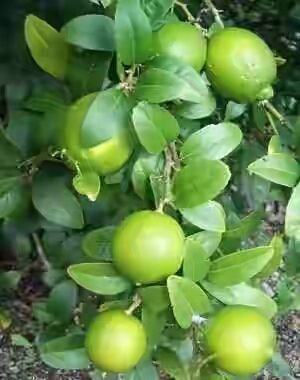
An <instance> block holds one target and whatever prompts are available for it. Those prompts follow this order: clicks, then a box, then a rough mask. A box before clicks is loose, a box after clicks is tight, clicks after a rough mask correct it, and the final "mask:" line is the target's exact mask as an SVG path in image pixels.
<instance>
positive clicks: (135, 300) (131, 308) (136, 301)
mask: <svg viewBox="0 0 300 380" xmlns="http://www.w3.org/2000/svg"><path fill="white" fill-rule="evenodd" d="M141 303H142V300H141V298H140V296H139V295H138V294H135V295H134V297H133V301H132V304H131V305H130V306H129V308H128V309H127V310H126V314H128V315H131V314H132V313H133V312H134V311H135V310H136V309H137V308H138V307H139V306H140V305H141Z"/></svg>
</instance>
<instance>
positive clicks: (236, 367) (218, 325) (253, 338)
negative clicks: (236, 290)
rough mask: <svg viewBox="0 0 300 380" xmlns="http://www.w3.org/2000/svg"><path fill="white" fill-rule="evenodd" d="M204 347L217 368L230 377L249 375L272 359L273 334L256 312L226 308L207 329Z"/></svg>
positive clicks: (267, 321) (270, 326)
mask: <svg viewBox="0 0 300 380" xmlns="http://www.w3.org/2000/svg"><path fill="white" fill-rule="evenodd" d="M206 343H207V349H208V351H209V352H210V354H213V355H215V359H214V362H215V364H216V365H217V366H218V367H219V368H221V369H223V370H224V371H227V372H229V373H231V374H233V375H250V374H254V373H256V372H258V371H260V370H261V369H262V368H263V367H264V365H265V364H266V363H267V362H268V361H269V360H270V359H271V357H272V355H273V350H274V345H275V332H274V329H273V326H272V324H271V322H270V321H269V319H268V318H267V317H265V316H264V315H263V314H261V313H260V312H259V311H258V310H257V309H256V308H254V307H251V306H228V307H225V308H224V309H222V310H221V311H220V312H219V313H217V315H216V316H215V318H213V319H212V321H211V323H210V324H209V325H208V328H207V332H206Z"/></svg>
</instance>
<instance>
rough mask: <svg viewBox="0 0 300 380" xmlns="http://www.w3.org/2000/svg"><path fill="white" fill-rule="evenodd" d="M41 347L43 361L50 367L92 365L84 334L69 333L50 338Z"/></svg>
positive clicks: (85, 366)
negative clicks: (87, 352) (60, 336)
mask: <svg viewBox="0 0 300 380" xmlns="http://www.w3.org/2000/svg"><path fill="white" fill-rule="evenodd" d="M39 348H40V353H41V358H42V360H43V362H44V363H46V364H47V365H48V366H50V367H53V368H57V369H67V370H72V369H84V368H88V367H89V365H90V361H89V359H88V357H87V354H86V349H85V345H84V336H83V335H67V336H64V337H62V338H57V339H54V340H50V341H49V342H46V343H44V344H42V345H41V346H40V347H39Z"/></svg>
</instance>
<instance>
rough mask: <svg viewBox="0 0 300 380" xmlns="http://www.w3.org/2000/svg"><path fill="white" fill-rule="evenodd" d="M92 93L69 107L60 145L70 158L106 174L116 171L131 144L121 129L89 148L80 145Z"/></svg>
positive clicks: (92, 96) (94, 94)
mask: <svg viewBox="0 0 300 380" xmlns="http://www.w3.org/2000/svg"><path fill="white" fill-rule="evenodd" d="M96 96H97V93H92V94H89V95H86V96H84V97H83V98H81V99H79V100H78V101H77V102H76V103H75V104H74V105H72V106H71V107H70V109H69V111H68V114H67V118H66V125H65V130H64V139H63V146H64V148H66V150H67V154H68V155H69V156H70V157H71V159H72V160H73V161H77V162H78V163H79V164H80V165H82V166H83V167H85V168H87V169H91V170H94V171H96V172H97V173H98V174H99V175H106V174H109V173H113V172H115V171H117V170H119V169H120V168H121V167H122V166H123V165H124V164H125V163H126V161H127V160H128V159H129V157H130V156H131V154H132V151H133V143H132V140H131V137H130V134H129V132H128V131H122V132H120V133H119V134H117V135H115V136H113V137H112V138H111V139H109V140H107V141H105V142H103V143H100V144H99V145H96V146H94V147H92V148H87V149H85V148H82V147H81V144H80V131H81V126H82V124H83V122H84V119H85V117H86V114H87V111H88V109H89V107H90V106H91V105H92V103H93V101H94V100H95V98H96ZM99 128H101V120H99Z"/></svg>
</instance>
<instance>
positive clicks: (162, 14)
mask: <svg viewBox="0 0 300 380" xmlns="http://www.w3.org/2000/svg"><path fill="white" fill-rule="evenodd" d="M174 3H175V0H141V5H142V8H143V9H144V11H145V13H146V15H147V16H148V18H149V20H150V23H151V26H152V29H153V30H157V29H159V27H161V26H162V25H163V24H164V23H165V22H166V17H167V14H168V12H169V11H170V10H171V8H172V6H173V5H174Z"/></svg>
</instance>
